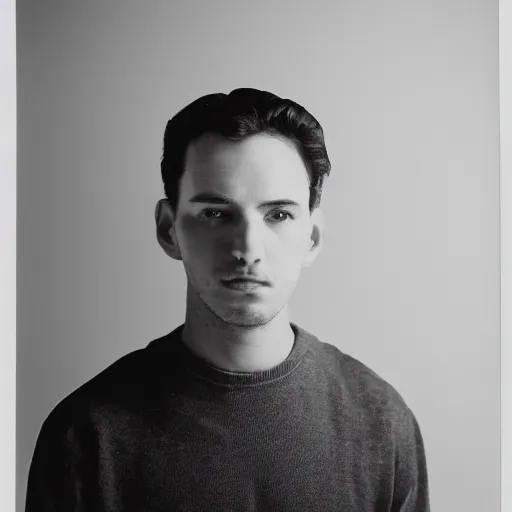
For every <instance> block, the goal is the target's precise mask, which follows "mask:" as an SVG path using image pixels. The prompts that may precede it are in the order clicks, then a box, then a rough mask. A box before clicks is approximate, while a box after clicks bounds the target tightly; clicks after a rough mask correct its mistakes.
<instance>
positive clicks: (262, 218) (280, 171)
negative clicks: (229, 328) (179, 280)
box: [171, 134, 320, 327]
mask: <svg viewBox="0 0 512 512" xmlns="http://www.w3.org/2000/svg"><path fill="white" fill-rule="evenodd" d="M173 217H174V219H173V224H172V229H171V236H172V237H173V240H174V244H175V252H174V256H173V257H175V258H176V259H182V260H183V263H184V266H185V271H186V274H187V278H188V294H189V299H192V305H194V304H195V305H196V306H198V307H201V306H206V307H207V309H208V310H210V312H212V313H213V314H214V315H215V316H216V317H217V318H220V319H221V320H223V321H224V322H226V323H228V324H232V325H238V326H247V327H249V326H256V325H263V324H265V323H267V322H269V321H270V320H272V319H273V318H274V317H275V316H276V315H277V314H278V313H279V312H280V311H281V310H282V309H283V308H284V306H286V304H287V302H288V299H289V297H290V295H291V294H292V292H293V290H294V288H295V286H296V283H297V281H298V278H299V275H300V271H301V268H302V267H303V266H306V265H309V264H310V263H311V262H312V261H313V259H314V257H315V256H316V254H317V253H318V251H319V248H320V244H319V241H320V226H319V225H318V224H319V223H318V222H316V220H319V217H320V212H319V211H318V210H317V211H315V212H314V213H313V215H310V212H309V181H308V176H307V172H306V168H305V166H304V163H303V162H302V160H301V158H300V156H299V153H298V152H297V150H296V148H295V147H294V146H293V145H292V143H291V142H290V141H287V140H283V139H278V138H276V137H272V136H270V135H268V134H258V135H254V136H251V137H249V138H247V139H244V140H242V141H240V142H231V141H229V140H227V139H224V138H223V137H221V136H220V135H218V134H205V135H203V136H202V137H201V138H199V139H198V140H196V141H194V142H192V143H191V144H190V145H189V147H188V150H187V153H186V157H185V170H184V173H183V177H182V180H181V187H180V192H179V203H178V208H177V215H176V216H174V215H173ZM237 257H238V258H237ZM239 258H241V259H239ZM240 274H245V275H249V277H252V278H254V279H258V280H261V281H264V282H265V284H260V285H258V284H255V283H247V282H246V283H242V284H235V283H236V282H233V283H229V280H231V279H233V278H234V277H236V276H237V275H240ZM190 306H191V304H190V300H189V304H188V306H187V307H190Z"/></svg>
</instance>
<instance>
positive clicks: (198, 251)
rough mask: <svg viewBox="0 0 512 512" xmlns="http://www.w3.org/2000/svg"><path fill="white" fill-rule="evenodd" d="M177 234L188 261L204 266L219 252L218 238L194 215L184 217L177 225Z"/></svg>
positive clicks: (183, 254) (181, 249) (182, 254)
mask: <svg viewBox="0 0 512 512" xmlns="http://www.w3.org/2000/svg"><path fill="white" fill-rule="evenodd" d="M177 235H178V241H179V245H180V251H181V256H182V257H183V259H184V260H186V261H189V262H191V263H192V262H194V263H196V264H197V263H199V264H201V263H202V266H204V264H205V263H208V262H211V261H212V259H213V258H214V256H215V255H216V254H218V251H219V241H218V239H217V238H216V237H214V236H212V233H211V231H208V230H205V229H204V225H202V224H201V223H200V222H198V221H197V220H196V219H194V218H193V217H192V216H184V217H183V219H182V221H181V224H178V226H177Z"/></svg>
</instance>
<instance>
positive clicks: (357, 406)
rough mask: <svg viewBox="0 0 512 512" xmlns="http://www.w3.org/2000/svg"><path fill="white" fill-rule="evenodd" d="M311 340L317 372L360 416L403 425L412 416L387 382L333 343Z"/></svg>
mask: <svg viewBox="0 0 512 512" xmlns="http://www.w3.org/2000/svg"><path fill="white" fill-rule="evenodd" d="M307 335H308V336H309V337H310V343H309V346H310V353H311V357H312V358H313V360H314V361H315V363H316V365H317V367H318V370H319V371H320V372H321V374H322V375H324V378H325V379H326V381H327V382H328V383H329V387H330V388H331V389H336V390H337V392H338V393H339V396H340V399H343V401H344V403H345V404H346V405H347V406H350V407H351V408H352V409H353V410H354V411H359V413H360V414H363V415H365V416H366V415H367V416H370V415H371V416H373V417H380V418H383V419H387V420H389V421H393V422H396V423H401V422H402V421H404V419H406V418H409V420H410V419H413V414H412V411H411V410H410V408H409V407H408V405H407V403H406V402H405V400H404V398H403V396H402V395H401V393H400V392H399V391H398V390H397V389H396V388H395V387H394V386H393V385H392V384H391V383H390V382H389V381H387V380H386V379H384V378H383V377H382V376H381V375H379V374H378V373H377V372H375V371H374V370H372V369H371V368H369V367H368V366H367V365H366V364H364V363H363V362H361V361H360V360H358V359H356V358H355V357H353V356H351V355H349V354H347V353H344V352H342V351H341V350H340V349H339V348H337V347H336V346H335V345H334V344H331V343H328V342H325V341H320V340H319V339H318V338H317V337H316V336H314V335H312V334H309V333H307Z"/></svg>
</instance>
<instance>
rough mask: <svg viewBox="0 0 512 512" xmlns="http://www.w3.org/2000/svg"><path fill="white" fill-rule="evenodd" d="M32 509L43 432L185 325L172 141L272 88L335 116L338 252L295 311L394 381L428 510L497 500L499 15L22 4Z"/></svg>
mask: <svg viewBox="0 0 512 512" xmlns="http://www.w3.org/2000/svg"><path fill="white" fill-rule="evenodd" d="M17 15H18V20H17V23H18V25H17V32H18V41H17V44H18V56H17V58H18V102H19V103H18V136H17V139H18V199H17V202H18V252H17V255H18V338H17V341H18V344H17V352H18V353H17V360H18V366H17V370H18V376H17V386H18V387H17V390H18V394H17V401H18V412H17V422H18V426H17V477H18V491H17V496H18V510H19V511H21V510H22V507H23V504H24V503H23V502H24V493H25V485H26V475H27V471H28V465H29V463H30V458H31V455H32V451H33V448H34V444H35V439H36V436H37V434H38V432H39V429H40V427H41V424H42V421H43V420H44V418H45V417H46V416H47V414H48V413H49V411H50V409H51V408H52V407H53V406H54V405H55V404H56V403H57V402H58V401H60V400H61V399H62V398H63V397H64V396H65V395H67V394H69V393H70V392H71V391H72V390H73V389H75V388H76V387H77V386H79V385H80V384H82V383H83V382H85V381H86V380H88V379H89V378H91V377H92V376H93V375H95V374H96V373H98V372H99V371H100V370H102V369H103V368H105V367H106V366H108V365H109V364H110V363H111V362H113V361H114V360H115V359H116V358H118V357H120V356H121V355H123V354H125V353H127V352H129V351H131V350H134V349H137V348H140V347H141V346H145V345H146V344H147V343H148V342H149V341H150V340H151V339H153V338H155V337H157V336H161V335H162V334H164V333H166V332H168V331H169V330H171V329H172V328H174V327H175V326H176V325H178V324H179V323H181V322H182V320H183V314H184V291H185V279H184V273H183V270H182V268H181V266H180V264H179V263H177V262H174V261H171V260H170V259H168V258H167V257H166V256H165V255H164V253H163V252H162V251H161V249H160V248H159V246H158V244H157V242H156V238H155V227H154V221H153V212H154V205H155V202H156V201H157V199H159V198H160V197H163V189H162V185H161V182H160V174H159V159H160V156H161V147H162V136H163V130H164V127H165V123H166V121H167V119H169V118H170V117H171V116H172V115H173V114H174V113H175V112H176V111H177V110H179V109H180V108H182V107H183V106H184V105H185V104H187V103H188V102H190V101H192V100H193V99H195V98H197V97H198V96H200V95H203V94H207V93H210V92H229V91H230V90H231V89H233V88H236V87H244V86H246V87H257V88H261V89H266V90H269V91H272V92H275V93H276V94H279V95H281V96H285V97H290V98H292V99H294V100H295V101H297V102H299V103H301V104H302V105H304V106H305V107H306V108H307V109H308V110H310V111H311V112H312V113H313V114H314V115H315V116H316V117H317V118H318V119H319V121H320V122H321V124H322V125H323V127H324V130H325V133H326V139H327V149H328V151H329V155H330V158H331V162H332V174H331V176H330V177H329V178H328V180H327V181H326V184H325V190H324V195H323V205H322V206H323V209H324V212H325V216H326V222H327V230H326V241H325V247H324V253H323V254H322V255H321V256H320V258H319V259H318V260H317V262H316V263H315V264H314V265H313V266H312V267H311V268H310V269H307V270H306V271H305V273H304V275H303V280H302V282H301V284H300V285H299V288H298V290H297V293H296V296H295V297H294V299H293V301H292V317H293V319H294V320H295V321H297V322H298V323H299V324H300V325H302V326H303V327H305V328H306V329H308V330H310V331H312V332H314V333H315V334H316V335H317V336H319V337H320V338H321V339H322V340H324V341H327V342H329V343H332V344H334V345H336V346H338V347H339V348H340V350H342V351H345V352H348V353H350V354H351V355H353V356H355V357H357V358H359V359H361V360H362V361H363V362H364V363H366V364H367V365H369V366H370V367H371V368H373V369H374V370H375V371H377V373H379V374H380V375H382V376H383V377H384V378H386V379H387V380H388V381H389V382H391V383H392V384H393V385H394V386H395V387H396V388H397V389H398V390H399V391H400V392H401V393H402V395H403V396H404V398H405V399H406V401H407V402H408V403H409V405H410V406H411V408H412V409H413V411H414V412H415V414H416V416H417V418H418V420H419V422H420V425H421V427H422V432H423V436H424V440H425V445H426V450H427V458H428V459H427V462H428V467H429V477H430V484H431V498H432V510H436V511H440V512H444V511H447V512H448V511H450V512H451V511H453V510H464V511H465V512H466V511H467V512H477V511H478V512H481V511H482V510H485V511H486V512H487V511H488V512H494V511H497V510H499V503H500V496H499V492H500V380H499V378H500V268H499V258H500V244H499V242H500V239H499V236H500V225H499V145H498V141H499V132H498V130H499V110H498V108H499V104H498V3H497V1H488V0H476V1H471V2H469V3H468V2H463V1H462V0H446V1H445V2H443V3H442V4H441V3H439V4H432V3H431V2H427V1H426V0H425V1H423V2H411V1H407V0H391V1H389V2H386V3H385V4H384V3H382V2H380V3H379V2H377V0H373V1H366V0H365V1H358V2H350V1H347V0H343V1H340V2H329V1H324V2H317V3H316V4H314V5H313V4H312V3H311V2H306V1H296V2H280V3H279V5H277V6H276V5H274V4H273V3H272V2H270V1H260V2H253V3H247V2H243V1H238V2H235V1H234V0H233V1H228V0H223V1H219V2H216V3H215V5H213V4H212V3H208V2H206V1H202V2H198V1H189V2H187V3H186V5H185V3H183V5H172V3H170V2H163V1H162V2H156V1H153V2H145V3H144V4H143V3H141V2H135V1H130V2H128V1H124V2H121V1H118V2H114V1H110V2H100V1H91V0H90V1H88V2H79V1H77V0H75V1H71V2H70V1H67V2H65V1H56V0H55V1H46V2H37V1H35V0H32V1H29V0H23V1H21V0H19V1H18V13H17Z"/></svg>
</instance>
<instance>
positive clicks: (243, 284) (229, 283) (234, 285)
mask: <svg viewBox="0 0 512 512" xmlns="http://www.w3.org/2000/svg"><path fill="white" fill-rule="evenodd" d="M221 283H222V284H223V285H224V286H225V287H226V288H230V289H231V290H239V291H252V290H257V289H259V288H263V287H267V286H269V283H268V282H266V281H260V280H258V279H251V278H248V277H247V278H246V277H237V278H235V279H221Z"/></svg>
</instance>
